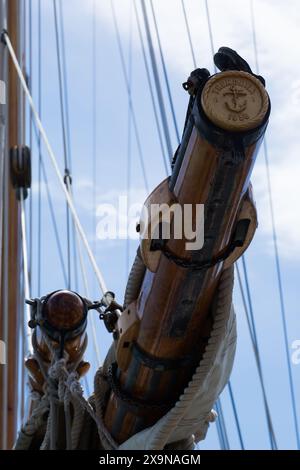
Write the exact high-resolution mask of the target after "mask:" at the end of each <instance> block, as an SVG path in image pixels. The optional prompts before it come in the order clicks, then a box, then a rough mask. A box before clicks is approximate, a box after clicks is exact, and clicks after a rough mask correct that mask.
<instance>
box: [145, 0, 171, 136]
mask: <svg viewBox="0 0 300 470" xmlns="http://www.w3.org/2000/svg"><path fill="white" fill-rule="evenodd" d="M143 1H144V0H143ZM150 5H151V11H152V16H153V21H154V27H155V32H156V38H157V43H158V48H159V54H160V60H161V64H162V69H163V75H164V79H165V84H166V88H167V94H168V99H169V105H170V109H171V115H172V119H173V124H174V129H175V134H176V138H177V144H178V145H179V143H180V136H179V131H178V125H177V119H176V115H175V109H174V104H173V98H172V93H171V87H170V80H169V77H168V73H167V68H166V62H165V57H164V53H163V49H162V45H161V40H160V34H159V29H158V26H157V20H156V14H155V10H154V7H153V1H152V0H150ZM145 12H146V14H147V10H146V8H145Z"/></svg>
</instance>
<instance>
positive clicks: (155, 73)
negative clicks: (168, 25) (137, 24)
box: [141, 0, 173, 162]
mask: <svg viewBox="0 0 300 470" xmlns="http://www.w3.org/2000/svg"><path fill="white" fill-rule="evenodd" d="M141 6H142V12H143V18H144V24H145V30H146V35H147V41H148V48H149V53H150V59H151V64H152V72H153V77H154V83H155V87H156V93H157V99H158V105H159V110H160V115H161V121H162V126H163V129H164V134H165V140H166V146H167V150H168V155H169V160H170V162H172V159H173V150H172V144H171V138H170V132H169V126H168V121H167V116H166V110H165V106H164V99H163V94H162V90H161V85H160V80H159V74H158V69H157V63H156V58H155V53H154V48H153V43H152V37H151V32H150V27H149V22H148V15H147V10H146V5H145V2H144V0H142V1H141Z"/></svg>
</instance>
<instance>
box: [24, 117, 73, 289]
mask: <svg viewBox="0 0 300 470" xmlns="http://www.w3.org/2000/svg"><path fill="white" fill-rule="evenodd" d="M34 124H35V123H34V122H32V127H33V129H34V131H35V137H36V140H38V130H37V128H36V127H35V125H34ZM41 172H42V177H43V180H44V184H45V189H46V195H47V200H48V206H49V211H50V217H51V220H52V225H53V230H54V236H55V240H56V245H57V249H58V255H59V260H60V264H61V268H62V274H63V278H64V282H65V285H67V284H68V277H67V271H66V267H65V264H64V257H63V249H62V246H61V243H60V237H59V231H58V227H57V222H56V217H55V211H54V207H53V202H52V197H51V192H50V189H49V182H48V177H47V173H46V169H45V164H44V161H43V159H41Z"/></svg>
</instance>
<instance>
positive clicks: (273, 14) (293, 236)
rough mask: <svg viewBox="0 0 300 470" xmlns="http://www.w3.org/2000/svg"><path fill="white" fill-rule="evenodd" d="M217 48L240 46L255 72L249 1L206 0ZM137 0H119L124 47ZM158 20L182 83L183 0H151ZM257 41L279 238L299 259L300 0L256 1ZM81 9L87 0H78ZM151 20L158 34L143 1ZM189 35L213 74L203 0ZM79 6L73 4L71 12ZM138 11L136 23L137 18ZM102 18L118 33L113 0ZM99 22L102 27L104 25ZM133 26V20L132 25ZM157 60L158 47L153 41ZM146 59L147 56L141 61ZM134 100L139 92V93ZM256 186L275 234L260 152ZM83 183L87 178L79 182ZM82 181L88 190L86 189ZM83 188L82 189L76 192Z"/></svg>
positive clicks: (263, 225) (106, 2) (193, 11)
mask: <svg viewBox="0 0 300 470" xmlns="http://www.w3.org/2000/svg"><path fill="white" fill-rule="evenodd" d="M208 3H209V7H210V15H211V23H212V30H213V37H214V46H215V48H216V49H217V48H218V47H220V46H222V45H226V46H229V47H232V48H233V49H236V50H237V51H238V52H239V53H240V54H241V55H242V56H244V57H245V58H246V60H248V61H249V63H250V65H251V67H252V68H253V70H254V71H256V70H255V57H254V48H253V36H252V30H251V15H250V2H249V1H248V0H247V1H246V0H244V1H241V0H227V1H226V2H225V1H224V0H209V2H208ZM132 4H133V1H132V0H122V1H121V0H114V5H115V10H116V14H117V18H118V24H119V28H120V33H121V40H122V43H123V44H124V47H127V42H128V37H129V27H130V21H129V18H130V10H131V8H132ZM153 4H154V8H155V12H156V17H157V23H158V27H159V31H160V35H161V42H162V46H163V50H164V55H165V60H166V64H167V67H168V73H169V78H170V83H171V88H172V86H173V84H175V83H176V86H177V84H178V77H180V79H182V78H183V77H186V76H187V75H188V74H189V72H190V70H191V69H192V58H191V53H190V49H189V43H188V37H187V33H186V30H185V24H184V18H183V13H182V7H181V2H180V1H176V2H175V1H174V0H164V1H161V0H160V1H158V0H153ZM253 4H254V11H255V21H256V40H257V49H258V61H259V67H260V73H261V74H262V75H264V76H265V78H266V82H267V89H268V91H269V94H270V96H271V101H272V115H271V119H270V125H269V129H268V131H267V141H268V150H269V160H270V173H271V178H272V192H273V200H274V212H275V219H276V220H275V221H276V228H277V232H278V241H279V245H280V248H281V250H282V254H283V255H285V256H288V257H289V258H292V257H294V258H295V259H296V258H297V259H299V258H300V233H299V230H300V211H299V209H298V204H297V202H298V200H300V184H299V183H298V176H299V175H300V164H299V156H298V154H299V150H298V146H299V130H298V127H299V119H300V106H299V102H300V80H299V76H300V61H299V60H298V57H300V41H299V23H300V2H299V1H298V0H285V2H282V1H279V0H277V1H276V0H254V2H253ZM78 5H80V6H81V8H82V2H78ZM137 5H138V10H139V14H140V19H141V23H142V29H143V30H144V27H143V20H142V15H141V9H140V2H138V1H137ZM146 5H147V8H148V14H149V18H150V26H151V29H152V32H153V37H155V34H154V26H153V19H152V15H151V9H150V2H148V1H147V2H146ZM185 5H186V11H187V15H188V20H189V24H190V30H191V34H192V40H193V44H194V48H195V53H196V58H197V62H198V64H197V65H198V66H201V67H207V68H209V69H210V70H211V71H212V72H213V67H212V54H211V49H210V41H209V35H208V27H207V20H206V13H205V3H204V0H202V1H200V2H199V1H194V0H185ZM85 8H86V10H85V14H90V15H91V14H92V8H93V2H86V3H85ZM75 10H76V8H74V11H75ZM132 13H133V22H134V25H135V17H134V12H132ZM97 18H98V22H99V23H100V24H101V26H102V27H104V28H106V29H107V30H110V31H111V32H112V34H113V35H114V34H115V32H114V25H113V20H112V11H111V1H110V0H101V2H100V1H99V2H97ZM101 26H100V27H101ZM135 28H136V25H135ZM133 41H134V47H135V50H136V51H137V52H139V54H141V48H140V43H139V38H138V34H137V31H136V30H135V32H134V34H133ZM154 47H155V50H156V52H157V58H158V63H160V62H159V51H158V45H157V41H156V40H154ZM141 60H142V59H141ZM178 96H179V94H174V99H175V108H176V106H179V102H178V99H180V98H178ZM135 98H136V99H137V98H138V97H137V96H135ZM253 182H254V191H255V194H256V199H257V205H258V208H259V220H260V229H261V230H262V232H263V233H264V234H265V235H266V237H267V240H266V242H268V240H271V236H272V231H271V224H270V217H269V205H268V192H267V180H266V172H265V168H264V163H263V155H262V153H261V154H260V156H259V158H258V161H257V164H256V167H255V171H254V176H253ZM82 184H83V183H82ZM88 184H90V183H88V182H85V185H86V186H85V190H87V189H88ZM81 189H82V190H84V188H83V187H82V188H80V187H79V192H81ZM114 193H116V194H118V191H115V190H112V191H111V192H110V193H105V195H101V196H100V195H99V196H97V200H101V201H104V200H105V198H106V199H107V201H111V200H113V199H114V197H115V194H114ZM76 200H77V201H78V203H79V204H80V205H85V206H86V207H87V206H89V208H90V203H89V201H88V200H87V198H81V197H79V198H77V196H76Z"/></svg>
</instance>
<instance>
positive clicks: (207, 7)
mask: <svg viewBox="0 0 300 470" xmlns="http://www.w3.org/2000/svg"><path fill="white" fill-rule="evenodd" d="M204 3H205V11H206V20H207V25H208V34H209V40H210V48H211V54H212V57H214V54H215V47H214V39H213V32H212V27H211V21H210V11H209V5H208V0H204ZM214 71H215V73H217V67H216V65H215V63H214Z"/></svg>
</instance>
